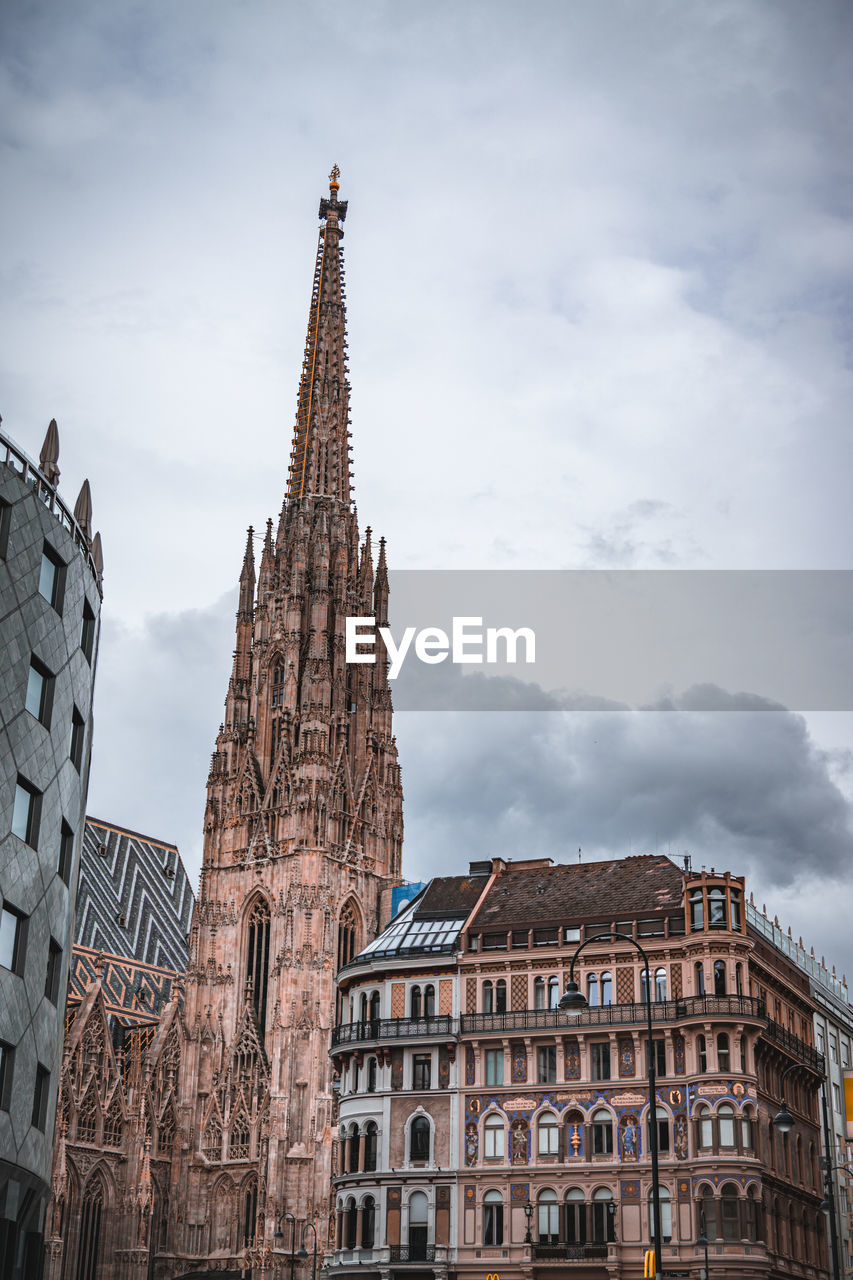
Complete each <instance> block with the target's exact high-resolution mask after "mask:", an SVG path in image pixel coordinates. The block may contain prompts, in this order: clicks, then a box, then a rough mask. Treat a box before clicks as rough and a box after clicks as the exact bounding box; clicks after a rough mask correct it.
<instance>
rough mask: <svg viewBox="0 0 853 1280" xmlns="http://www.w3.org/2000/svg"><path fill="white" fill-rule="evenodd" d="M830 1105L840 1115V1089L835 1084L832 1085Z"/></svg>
mask: <svg viewBox="0 0 853 1280" xmlns="http://www.w3.org/2000/svg"><path fill="white" fill-rule="evenodd" d="M832 1105H833V1107H834V1108H835V1110H836V1111H837V1112H838V1114H839V1115H841V1089H840V1087H839V1086H838V1085H837V1084H834V1085H833V1086H832Z"/></svg>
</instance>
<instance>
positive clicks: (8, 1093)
mask: <svg viewBox="0 0 853 1280" xmlns="http://www.w3.org/2000/svg"><path fill="white" fill-rule="evenodd" d="M14 1071H15V1050H14V1049H13V1048H12V1046H11V1045H10V1044H6V1043H5V1041H3V1040H0V1111H8V1110H9V1104H10V1103H11V1101H12V1076H13V1074H14Z"/></svg>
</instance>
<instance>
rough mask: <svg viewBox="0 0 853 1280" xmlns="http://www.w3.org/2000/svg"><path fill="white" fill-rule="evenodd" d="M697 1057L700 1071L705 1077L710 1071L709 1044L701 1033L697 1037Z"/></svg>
mask: <svg viewBox="0 0 853 1280" xmlns="http://www.w3.org/2000/svg"><path fill="white" fill-rule="evenodd" d="M696 1057H697V1059H698V1066H699V1070H700V1071H701V1072H702V1074H703V1075H704V1073H705V1072H706V1071H707V1070H708V1044H707V1041H706V1040H705V1037H704V1035H703V1034H702V1033H701V1032H700V1033H699V1035H698V1036H697V1037H696Z"/></svg>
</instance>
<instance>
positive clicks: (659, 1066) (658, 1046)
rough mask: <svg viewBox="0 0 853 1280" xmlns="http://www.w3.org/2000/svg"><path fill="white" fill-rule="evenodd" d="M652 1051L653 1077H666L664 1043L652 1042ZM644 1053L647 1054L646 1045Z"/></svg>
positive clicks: (660, 1041)
mask: <svg viewBox="0 0 853 1280" xmlns="http://www.w3.org/2000/svg"><path fill="white" fill-rule="evenodd" d="M652 1049H653V1052H654V1062H655V1075H656V1076H665V1075H666V1041H665V1040H653V1041H652ZM646 1052H647V1053H648V1044H647V1045H646ZM648 1069H649V1068H648V1063H646V1071H648Z"/></svg>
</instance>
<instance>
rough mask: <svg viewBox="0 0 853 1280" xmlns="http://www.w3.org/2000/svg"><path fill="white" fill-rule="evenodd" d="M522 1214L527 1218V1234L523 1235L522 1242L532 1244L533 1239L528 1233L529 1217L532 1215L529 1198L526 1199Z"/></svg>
mask: <svg viewBox="0 0 853 1280" xmlns="http://www.w3.org/2000/svg"><path fill="white" fill-rule="evenodd" d="M524 1216H525V1218H526V1219H527V1235H526V1236H525V1237H524V1243H525V1244H532V1243H533V1239H532V1237H531V1235H530V1219H531V1218H532V1217H533V1205H532V1204H531V1203H530V1201H529V1200H528V1201H527V1204H526V1205H525V1206H524Z"/></svg>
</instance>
